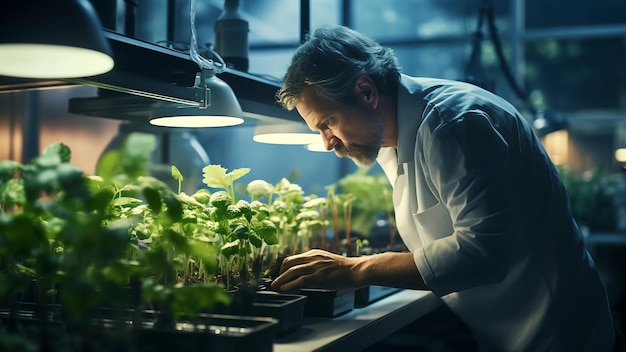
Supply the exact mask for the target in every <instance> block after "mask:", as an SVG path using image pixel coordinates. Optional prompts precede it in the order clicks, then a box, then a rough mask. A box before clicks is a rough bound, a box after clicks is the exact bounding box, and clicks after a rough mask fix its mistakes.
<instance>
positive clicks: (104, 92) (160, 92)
mask: <svg viewBox="0 0 626 352" xmlns="http://www.w3.org/2000/svg"><path fill="white" fill-rule="evenodd" d="M105 36H106V37H107V39H108V40H109V42H110V44H111V48H112V50H113V56H114V59H115V67H114V68H113V70H112V71H110V72H108V73H105V74H102V75H98V76H92V77H85V78H79V79H63V80H48V81H46V80H30V79H19V78H12V77H0V93H1V92H14V91H21V90H27V89H42V88H56V87H63V86H67V85H88V86H95V87H98V88H101V89H99V94H98V97H90V98H73V99H70V104H69V110H70V112H71V113H76V114H82V115H88V116H97V117H106V118H113V119H128V118H134V119H137V118H147V117H148V115H149V111H150V108H151V106H152V105H153V104H154V103H157V102H159V101H169V102H175V103H180V104H186V105H198V99H197V97H196V94H197V89H195V88H193V85H194V82H195V77H196V73H197V72H198V71H199V67H198V65H197V63H195V62H194V61H193V60H192V59H191V57H190V56H189V54H187V53H184V52H181V51H178V50H175V49H170V48H167V47H164V46H161V45H157V44H153V43H149V42H145V41H142V40H138V39H135V38H130V37H128V36H124V35H122V34H119V33H116V32H113V31H110V30H105ZM218 77H219V78H220V79H222V80H223V81H225V82H226V83H227V84H228V85H230V87H231V88H232V89H233V91H234V92H235V95H236V96H237V99H238V100H239V101H240V104H241V106H242V108H243V109H244V116H246V117H251V118H254V119H257V120H265V121H266V122H273V121H284V120H291V121H300V118H299V116H298V114H297V112H295V111H287V110H285V109H283V108H282V107H281V106H280V105H278V104H277V103H276V91H277V90H278V89H279V88H280V83H279V82H276V81H273V80H269V79H267V78H265V77H262V76H257V75H253V74H249V73H246V72H241V71H237V70H233V69H230V68H226V70H225V72H222V73H220V74H219V75H218Z"/></svg>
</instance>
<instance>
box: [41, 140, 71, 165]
mask: <svg viewBox="0 0 626 352" xmlns="http://www.w3.org/2000/svg"><path fill="white" fill-rule="evenodd" d="M41 155H42V156H47V155H57V156H58V157H59V159H60V160H61V162H64V163H68V162H69V161H70V159H71V157H72V152H71V150H70V148H69V147H68V146H67V145H65V144H63V143H54V144H51V145H49V146H48V147H46V148H45V149H44V150H43V152H41Z"/></svg>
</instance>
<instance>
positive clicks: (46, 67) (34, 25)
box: [0, 0, 114, 79]
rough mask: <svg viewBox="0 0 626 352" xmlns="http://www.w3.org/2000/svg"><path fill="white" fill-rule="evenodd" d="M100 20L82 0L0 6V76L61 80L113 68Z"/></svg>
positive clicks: (11, 0) (9, 1)
mask: <svg viewBox="0 0 626 352" xmlns="http://www.w3.org/2000/svg"><path fill="white" fill-rule="evenodd" d="M113 65H114V63H113V58H112V51H111V48H110V46H109V43H108V41H107V39H106V38H105V37H104V32H103V29H102V25H101V23H100V19H99V18H98V16H97V14H96V12H95V10H94V8H93V6H92V5H91V3H90V2H89V1H87V0H29V1H26V0H2V2H1V4H0V75H5V76H12V77H21V78H40V79H41V78H43V79H62V78H76V77H86V76H93V75H98V74H102V73H105V72H108V71H110V70H111V69H112V68H113Z"/></svg>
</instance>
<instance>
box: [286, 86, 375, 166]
mask: <svg viewBox="0 0 626 352" xmlns="http://www.w3.org/2000/svg"><path fill="white" fill-rule="evenodd" d="M296 109H297V110H298V112H299V113H300V115H301V116H302V117H303V118H304V120H305V122H306V123H307V125H308V126H309V128H311V129H312V130H313V131H318V132H319V133H320V135H321V136H322V139H323V140H324V144H325V146H326V150H331V149H334V151H335V154H337V156H339V157H346V156H347V157H349V158H350V159H352V160H353V161H354V162H355V163H356V164H357V165H358V166H371V165H372V164H373V163H374V162H375V161H376V157H377V156H378V152H379V150H380V147H381V144H382V140H383V134H384V123H383V119H382V117H381V116H380V115H379V114H378V113H377V112H376V110H375V109H374V108H372V107H371V106H370V105H369V104H367V103H366V102H364V101H362V100H361V99H357V100H356V103H355V104H354V105H345V104H340V103H336V102H331V101H329V100H327V99H325V98H322V97H320V96H318V95H317V94H315V91H314V90H313V89H312V88H310V87H307V88H305V89H304V91H303V93H302V95H301V97H300V99H299V100H298V103H296Z"/></svg>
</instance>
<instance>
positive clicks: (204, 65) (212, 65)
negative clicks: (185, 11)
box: [189, 0, 226, 74]
mask: <svg viewBox="0 0 626 352" xmlns="http://www.w3.org/2000/svg"><path fill="white" fill-rule="evenodd" d="M189 12H190V14H189V18H190V22H191V43H190V45H189V54H190V55H191V59H192V60H193V61H194V62H195V63H197V64H198V66H200V68H201V69H206V70H211V71H214V72H215V74H218V73H222V72H224V71H226V63H225V62H224V59H222V57H221V56H220V55H219V54H218V53H217V52H216V51H215V50H213V49H212V48H209V51H210V52H211V54H212V55H213V56H215V58H216V59H217V60H218V61H219V63H216V62H215V61H213V60H212V59H206V58H204V57H203V56H202V55H200V53H199V52H198V40H197V36H196V24H195V22H196V0H191V8H190V11H189Z"/></svg>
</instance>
